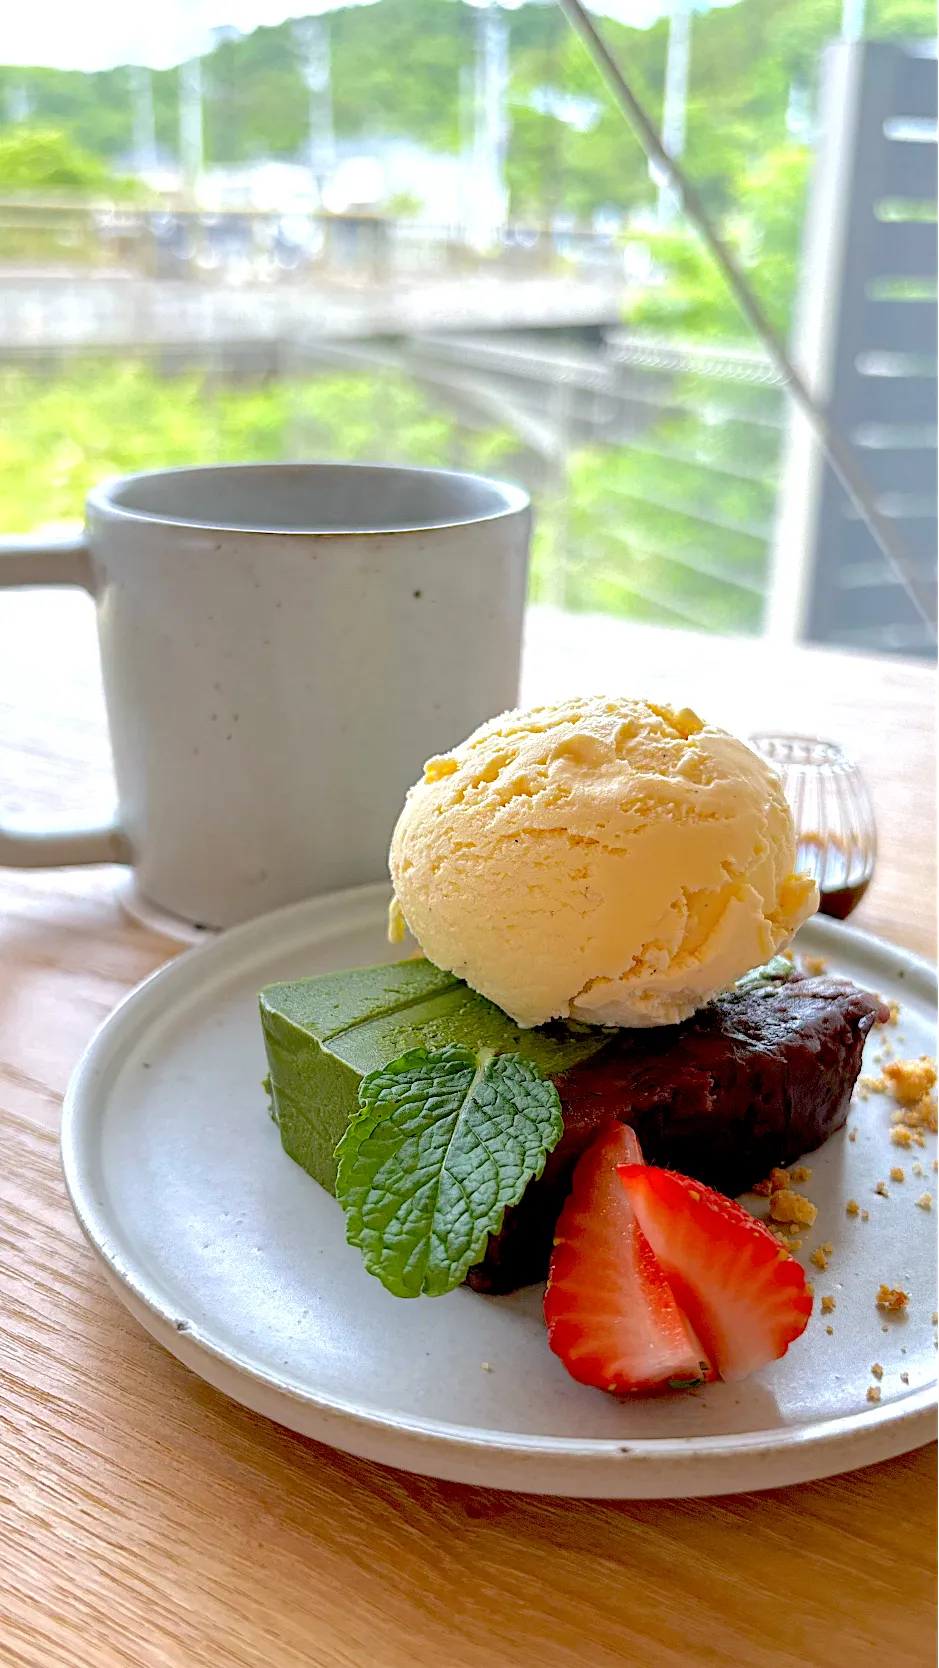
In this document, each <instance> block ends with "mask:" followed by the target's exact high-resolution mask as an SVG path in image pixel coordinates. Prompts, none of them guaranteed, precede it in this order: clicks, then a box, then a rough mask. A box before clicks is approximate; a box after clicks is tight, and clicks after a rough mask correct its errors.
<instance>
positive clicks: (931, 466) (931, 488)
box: [857, 446, 936, 497]
mask: <svg viewBox="0 0 939 1668" xmlns="http://www.w3.org/2000/svg"><path fill="white" fill-rule="evenodd" d="M857 461H858V466H859V468H860V469H862V470H863V472H864V478H865V480H867V481H869V482H870V484H871V486H872V487H873V488H874V490H875V492H877V493H885V492H905V493H909V494H911V495H914V496H919V497H929V496H930V495H933V496H934V495H935V491H936V453H935V450H933V449H930V448H927V447H923V448H916V449H907V448H903V449H900V448H897V449H893V448H890V447H881V446H876V447H875V446H861V447H858V448H857Z"/></svg>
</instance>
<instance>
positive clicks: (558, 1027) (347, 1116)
mask: <svg viewBox="0 0 939 1668" xmlns="http://www.w3.org/2000/svg"><path fill="white" fill-rule="evenodd" d="M260 1002H261V1021H262V1025H263V1028H264V1039H265V1043H266V1046H267V1056H268V1062H269V1067H270V1079H269V1082H270V1095H271V1109H272V1113H273V1117H274V1119H275V1121H276V1123H277V1125H278V1128H279V1130H280V1136H281V1140H282V1142H283V1145H284V1148H285V1150H286V1151H287V1152H288V1153H289V1154H290V1156H291V1158H293V1159H295V1160H296V1162H297V1163H298V1164H300V1165H302V1167H303V1169H305V1170H306V1171H307V1172H308V1173H309V1174H310V1175H311V1176H313V1177H314V1179H315V1180H316V1181H318V1182H319V1183H320V1185H321V1186H323V1187H325V1188H326V1189H327V1190H328V1191H329V1192H330V1193H335V1189H336V1158H335V1150H336V1146H337V1144H338V1142H339V1140H340V1138H341V1136H342V1135H343V1134H344V1133H345V1130H346V1128H347V1126H348V1124H349V1122H350V1120H351V1119H352V1118H353V1117H355V1116H356V1114H357V1113H358V1111H359V1098H358V1096H359V1084H360V1083H361V1081H362V1078H363V1077H364V1076H365V1075H366V1074H367V1073H369V1072H372V1071H376V1070H378V1069H379V1068H381V1067H384V1066H387V1065H388V1064H389V1063H390V1062H391V1061H393V1060H397V1059H399V1058H400V1057H401V1055H403V1054H406V1053H407V1052H408V1050H410V1049H414V1048H421V1047H423V1048H426V1049H428V1050H436V1049H441V1048H445V1047H447V1046H448V1045H451V1044H462V1045H463V1046H464V1047H466V1048H468V1049H470V1050H471V1051H472V1052H473V1053H476V1054H478V1053H479V1052H480V1050H483V1049H491V1050H493V1051H494V1052H495V1053H497V1054H503V1053H514V1054H521V1055H522V1056H523V1057H524V1058H525V1059H527V1060H530V1061H531V1062H532V1063H533V1064H534V1065H535V1066H536V1067H537V1068H538V1070H539V1072H540V1073H541V1075H542V1076H544V1077H549V1078H551V1079H552V1080H553V1081H554V1083H555V1084H556V1086H557V1089H558V1092H559V1095H560V1100H561V1111H562V1115H563V1119H564V1133H563V1135H562V1136H561V1139H560V1141H559V1142H558V1144H557V1146H556V1147H555V1148H554V1150H553V1151H552V1152H549V1153H548V1155H547V1159H546V1161H545V1166H544V1171H543V1173H542V1174H541V1175H540V1176H539V1177H538V1178H537V1180H534V1181H532V1182H530V1183H529V1186H528V1188H527V1189H526V1191H525V1193H524V1195H523V1197H522V1199H521V1200H520V1202H519V1204H517V1205H514V1206H510V1207H509V1208H508V1209H507V1210H506V1212H505V1217H504V1220H503V1224H502V1228H501V1230H500V1232H498V1233H493V1234H491V1235H490V1237H489V1241H488V1245H487V1248H486V1252H485V1255H484V1257H483V1259H482V1261H481V1262H479V1263H477V1264H476V1265H475V1267H473V1268H471V1269H470V1272H469V1275H468V1276H467V1279H468V1283H469V1284H470V1285H471V1286H473V1287H474V1288H475V1289H476V1290H479V1291H488V1292H508V1291H514V1290H515V1289H516V1288H517V1287H518V1286H523V1285H527V1284H529V1283H530V1282H532V1281H534V1280H540V1279H542V1278H543V1277H544V1275H545V1274H546V1272H547V1266H548V1258H549V1256H550V1251H551V1245H552V1241H553V1236H554V1225H555V1223H556V1221H557V1217H558V1214H559V1212H560V1209H561V1206H562V1204H563V1202H564V1199H565V1198H566V1196H567V1193H568V1191H569V1188H570V1181H571V1175H572V1173H573V1169H574V1165H575V1164H576V1162H577V1159H578V1158H579V1157H580V1154H581V1153H582V1152H583V1151H584V1150H585V1149H586V1147H587V1146H588V1145H589V1144H590V1142H591V1141H592V1140H593V1139H594V1137H595V1135H596V1134H597V1132H598V1131H599V1129H600V1128H601V1127H602V1126H603V1125H604V1124H605V1123H607V1122H608V1121H609V1120H610V1118H618V1119H619V1120H621V1121H622V1122H626V1123H629V1124H631V1125H632V1126H633V1127H634V1128H635V1130H636V1133H637V1135H638V1137H639V1140H640V1143H641V1145H642V1149H643V1152H644V1154H645V1157H646V1159H647V1160H648V1161H649V1162H650V1163H654V1164H664V1165H667V1166H669V1167H670V1168H672V1169H675V1170H680V1171H682V1172H683V1173H684V1174H686V1175H692V1176H695V1177H696V1178H697V1179H698V1180H699V1181H703V1182H706V1183H707V1184H708V1185H709V1186H712V1187H716V1188H718V1189H719V1190H720V1191H722V1192H724V1193H728V1194H731V1195H736V1194H738V1193H742V1192H743V1191H745V1189H747V1188H748V1187H750V1186H752V1184H753V1183H754V1182H756V1181H759V1180H761V1179H762V1178H763V1177H764V1176H766V1175H767V1174H768V1173H769V1171H770V1170H771V1169H772V1168H773V1167H774V1166H775V1165H783V1164H788V1163H791V1162H793V1161H794V1160H795V1159H796V1158H799V1157H801V1156H802V1154H803V1153H806V1152H809V1151H811V1150H812V1149H813V1148H815V1147H818V1146H819V1145H820V1144H821V1143H822V1142H823V1141H824V1140H826V1139H827V1137H828V1136H829V1135H830V1134H831V1133H832V1132H833V1131H834V1130H836V1129H838V1128H840V1126H841V1125H842V1124H843V1123H844V1120H845V1117H846V1115H847V1107H848V1102H849V1100H850V1096H851V1090H852V1088H853V1086H854V1082H855V1080H856V1078H857V1074H858V1071H859V1069H860V1063H861V1052H862V1049H863V1045H864V1039H865V1037H866V1035H867V1033H868V1031H869V1030H870V1027H871V1026H872V1025H873V1023H874V1021H875V1019H877V1018H883V1017H885V1010H884V1009H883V1007H882V1004H881V1003H880V1001H879V999H878V998H877V997H875V996H872V995H871V994H870V993H868V992H867V991H863V990H859V989H858V988H857V986H855V985H851V984H849V983H848V982H847V981H846V980H843V979H836V978H812V979H808V978H804V977H802V976H800V975H798V974H795V973H793V974H791V975H790V974H789V972H788V969H787V970H785V973H784V976H783V977H781V978H780V977H773V978H766V979H764V978H761V977H760V976H758V975H751V976H748V979H747V980H744V981H741V985H740V987H739V989H738V990H736V991H732V992H729V993H727V994H725V995H724V996H721V997H718V998H717V1000H716V1001H714V1002H712V1003H710V1004H709V1005H708V1006H707V1007H706V1008H702V1009H701V1010H700V1011H699V1012H698V1013H697V1014H695V1015H694V1016H693V1017H692V1018H691V1019H688V1020H685V1021H684V1023H683V1024H681V1025H667V1026H660V1027H656V1028H655V1029H651V1030H639V1031H629V1030H626V1031H623V1030H620V1031H604V1030H600V1029H597V1028H595V1027H588V1026H571V1025H565V1024H561V1023H558V1024H554V1025H548V1026H542V1027H539V1028H538V1029H535V1030H530V1031H522V1030H519V1028H518V1027H517V1026H516V1025H515V1024H514V1023H513V1022H512V1020H510V1019H509V1018H508V1016H507V1015H506V1014H504V1013H503V1012H502V1011H501V1009H499V1008H496V1007H495V1006H494V1005H493V1004H492V1003H491V1002H488V1001H486V999H485V998H484V997H482V996H478V995H476V993H475V992H473V991H471V990H470V989H469V988H468V986H467V985H465V984H463V983H462V982H461V981H460V980H459V979H457V978H455V977H454V976H453V975H452V974H450V973H443V972H441V971H440V970H439V969H438V968H436V967H434V966H433V965H432V963H430V962H428V961H423V960H411V961H404V962H397V963H394V964H391V965H386V966H380V967H366V968H358V969H353V970H352V971H349V972H342V973H326V974H322V975H320V976H318V977H315V978H310V979H301V980H298V981H296V982H294V983H291V984H279V985H271V986H269V987H268V989H266V990H265V991H263V992H262V994H261V998H260Z"/></svg>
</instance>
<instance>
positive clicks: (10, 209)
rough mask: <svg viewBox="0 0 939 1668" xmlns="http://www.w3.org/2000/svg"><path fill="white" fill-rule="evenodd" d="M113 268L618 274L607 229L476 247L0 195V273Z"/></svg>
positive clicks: (231, 274)
mask: <svg viewBox="0 0 939 1668" xmlns="http://www.w3.org/2000/svg"><path fill="white" fill-rule="evenodd" d="M24 267H25V268H33V269H34V268H36V267H38V268H40V269H45V270H52V271H54V270H55V269H56V268H58V269H59V270H63V271H65V272H69V271H75V270H79V271H81V270H92V271H93V270H101V269H102V268H103V269H107V270H110V271H119V272H122V273H126V274H128V275H133V276H137V277H142V278H180V279H188V280H190V281H192V280H196V281H201V282H204V283H208V284H211V283H214V282H218V281H219V280H220V279H223V280H224V279H231V278H238V279H242V280H245V279H247V280H252V279H253V280H256V281H263V282H272V281H273V282H290V281H294V282H302V281H303V280H304V279H311V280H322V279H324V278H334V279H336V280H340V281H341V280H346V281H349V280H351V281H359V282H361V283H373V284H376V283H386V282H388V281H394V280H399V279H400V280H406V279H408V278H416V277H431V278H432V277H436V276H440V275H444V274H448V273H461V272H472V271H484V272H497V273H502V274H516V273H540V272H550V271H556V270H575V271H576V270H578V269H581V268H586V269H587V270H589V271H591V272H603V273H605V274H610V273H616V274H622V272H623V250H622V245H621V241H620V240H619V239H618V238H617V237H616V236H614V235H612V234H610V233H600V232H590V231H562V230H558V229H554V228H546V227H542V226H533V225H527V224H512V225H509V226H506V227H505V228H503V229H502V230H501V231H500V232H498V233H496V234H494V235H493V237H492V238H491V239H490V240H489V242H488V245H487V247H486V248H480V247H479V246H478V245H476V244H475V243H474V242H473V239H472V238H471V237H470V236H469V235H468V234H467V232H466V230H465V228H463V227H461V226H460V225H458V224H448V225H444V224H440V225H436V224H432V223H427V222H424V221H418V220H409V219H403V218H397V217H394V216H390V215H383V214H377V213H374V214H373V213H362V214H352V213H350V214H308V213H296V212H289V211H284V212H276V213H274V212H269V211H261V210H254V209H245V210H241V209H223V210H219V211H217V212H214V211H213V212H210V211H207V210H189V209H176V208H172V209H170V208H152V207H138V206H126V205H120V206H118V205H114V204H109V203H100V204H86V203H74V202H61V203H54V202H29V201H25V200H23V199H22V198H14V199H8V200H2V199H0V273H2V272H4V271H7V272H10V273H11V274H15V273H16V271H17V270H22V269H23V268H24Z"/></svg>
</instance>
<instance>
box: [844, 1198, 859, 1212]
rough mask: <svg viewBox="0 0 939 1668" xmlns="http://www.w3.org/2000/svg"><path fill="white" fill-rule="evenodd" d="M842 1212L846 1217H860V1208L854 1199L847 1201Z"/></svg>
mask: <svg viewBox="0 0 939 1668" xmlns="http://www.w3.org/2000/svg"><path fill="white" fill-rule="evenodd" d="M844 1212H845V1215H846V1216H860V1214H861V1207H860V1205H859V1204H858V1202H857V1200H856V1199H849V1200H848V1202H847V1204H846V1205H845V1207H844Z"/></svg>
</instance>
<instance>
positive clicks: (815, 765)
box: [750, 735, 877, 921]
mask: <svg viewBox="0 0 939 1668" xmlns="http://www.w3.org/2000/svg"><path fill="white" fill-rule="evenodd" d="M750 746H751V747H752V748H754V750H755V751H756V752H757V753H759V754H760V755H761V757H762V758H764V759H765V760H766V762H767V763H768V764H769V765H771V766H772V768H773V769H774V770H775V771H776V772H777V773H778V775H779V776H780V778H781V779H782V784H783V788H784V790H785V794H786V798H787V799H788V801H789V804H790V806H791V808H792V815H793V820H794V822H795V825H796V842H797V856H796V867H797V868H798V869H800V870H802V871H803V872H804V873H807V874H812V875H814V876H815V879H816V880H817V881H818V889H819V892H820V894H821V903H820V905H819V907H820V909H821V911H822V913H823V914H825V915H834V916H837V918H838V920H839V921H843V920H844V919H845V917H846V916H848V915H850V914H851V911H852V910H853V909H856V908H857V906H858V904H859V903H860V901H861V899H862V898H863V896H864V893H865V892H866V891H867V888H868V886H869V885H870V880H871V876H872V875H873V873H874V863H875V860H876V857H877V831H876V828H875V825H874V810H873V806H872V805H871V802H870V796H869V794H868V792H867V788H866V786H865V784H864V778H863V776H862V775H861V772H860V771H859V769H858V767H857V765H855V764H852V762H851V760H850V759H848V758H847V757H846V756H845V754H844V753H843V752H842V750H841V748H840V747H838V746H837V745H836V744H835V743H834V742H832V741H818V740H816V739H814V738H813V737H810V736H778V735H756V736H751V737H750Z"/></svg>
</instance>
